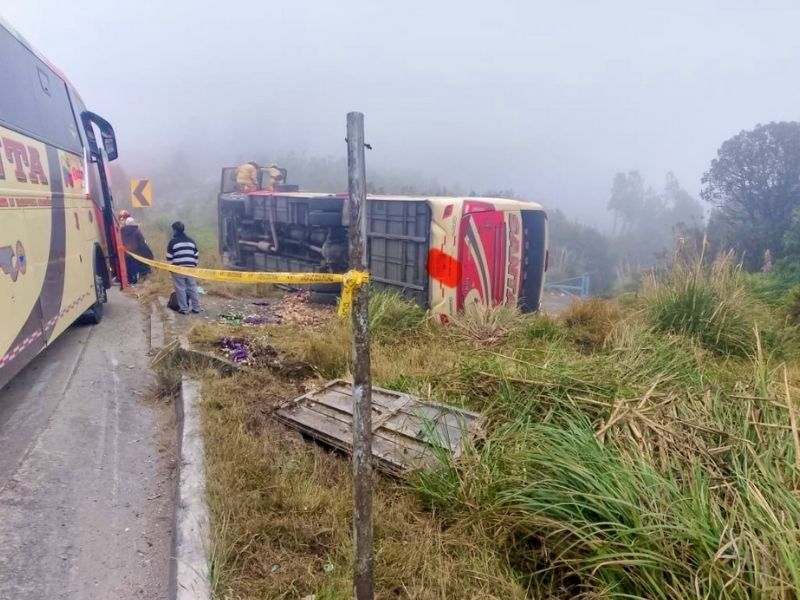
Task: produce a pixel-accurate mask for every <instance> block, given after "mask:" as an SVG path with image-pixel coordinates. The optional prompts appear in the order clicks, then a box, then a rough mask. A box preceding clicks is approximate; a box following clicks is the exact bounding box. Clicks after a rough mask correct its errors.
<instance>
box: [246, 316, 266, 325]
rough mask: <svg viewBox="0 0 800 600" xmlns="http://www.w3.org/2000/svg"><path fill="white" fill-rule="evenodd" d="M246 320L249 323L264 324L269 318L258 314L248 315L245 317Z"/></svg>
mask: <svg viewBox="0 0 800 600" xmlns="http://www.w3.org/2000/svg"><path fill="white" fill-rule="evenodd" d="M244 322H245V323H246V324H248V325H264V324H265V323H266V322H267V319H265V318H264V317H259V316H258V315H247V316H246V317H245V318H244Z"/></svg>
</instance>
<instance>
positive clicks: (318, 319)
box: [274, 292, 333, 327]
mask: <svg viewBox="0 0 800 600" xmlns="http://www.w3.org/2000/svg"><path fill="white" fill-rule="evenodd" d="M309 298H310V296H309V293H308V292H300V293H297V294H287V295H286V296H285V297H284V298H283V299H282V300H281V301H280V302H279V303H277V304H275V305H274V314H275V315H277V316H278V318H279V319H280V321H281V322H282V323H293V324H296V325H303V326H307V327H317V326H319V325H322V324H323V323H324V322H325V321H327V320H329V319H330V318H331V316H332V315H333V310H332V308H331V307H325V306H319V305H316V304H311V303H310V302H309Z"/></svg>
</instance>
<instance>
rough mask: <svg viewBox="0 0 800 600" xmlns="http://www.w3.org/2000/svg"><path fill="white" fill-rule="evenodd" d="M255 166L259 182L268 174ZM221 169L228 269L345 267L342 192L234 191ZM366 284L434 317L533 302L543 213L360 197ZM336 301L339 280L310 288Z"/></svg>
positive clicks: (480, 202) (516, 205) (498, 203)
mask: <svg viewBox="0 0 800 600" xmlns="http://www.w3.org/2000/svg"><path fill="white" fill-rule="evenodd" d="M265 171H266V170H264V169H262V170H261V173H260V175H261V178H262V181H264V182H266V181H267V179H266V178H267V174H266V173H265ZM235 173H236V168H225V169H223V171H222V182H221V188H220V194H219V198H218V217H219V250H220V254H221V255H222V258H223V261H224V263H225V264H226V266H227V267H228V268H232V269H243V270H248V271H275V272H297V273H303V272H306V273H317V272H328V273H342V272H344V271H346V270H347V268H348V249H347V226H348V217H347V213H346V205H347V202H346V200H347V194H325V193H312V192H301V191H299V190H298V188H297V186H290V185H279V186H275V189H272V190H266V189H259V190H255V191H251V192H247V193H243V192H241V191H238V186H237V184H236V181H235ZM366 218H367V258H368V265H369V272H370V278H371V281H372V285H373V286H374V287H376V288H383V289H388V290H392V291H396V292H398V293H400V294H402V295H404V296H406V297H407V298H410V299H412V300H414V301H416V302H417V303H418V304H419V305H420V306H422V307H424V308H427V309H430V310H431V312H432V313H433V314H434V315H435V316H436V317H437V318H439V319H440V320H441V321H443V322H446V321H447V318H448V316H449V315H453V314H455V313H456V312H457V311H460V310H462V309H463V308H464V307H465V306H468V305H470V304H473V303H479V304H483V305H486V306H491V307H495V306H500V305H512V306H513V305H516V306H518V307H519V308H520V309H521V310H522V311H523V312H530V311H536V310H538V309H539V303H540V299H541V293H542V286H543V283H544V272H545V271H546V269H547V216H546V214H545V212H544V210H543V208H542V207H541V206H540V205H538V204H535V203H533V202H524V201H519V200H508V199H503V198H450V197H428V196H399V195H397V196H395V195H372V194H370V195H368V196H367V211H366ZM310 289H311V300H312V301H314V302H318V303H324V304H333V303H335V302H336V301H337V298H338V295H339V284H315V285H312V286H310Z"/></svg>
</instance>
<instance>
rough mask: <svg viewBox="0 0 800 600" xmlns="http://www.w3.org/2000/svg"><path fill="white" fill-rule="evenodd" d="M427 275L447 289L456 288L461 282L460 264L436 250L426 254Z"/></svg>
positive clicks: (432, 249) (433, 249)
mask: <svg viewBox="0 0 800 600" xmlns="http://www.w3.org/2000/svg"><path fill="white" fill-rule="evenodd" d="M427 269H428V275H430V277H431V279H434V280H435V281H438V282H439V283H441V284H442V285H444V286H447V287H456V286H457V285H458V282H459V281H461V263H460V262H458V260H457V259H455V258H453V257H452V256H450V255H449V254H445V253H444V252H442V251H441V250H439V249H438V248H431V250H430V252H428V266H427Z"/></svg>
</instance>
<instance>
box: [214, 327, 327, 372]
mask: <svg viewBox="0 0 800 600" xmlns="http://www.w3.org/2000/svg"><path fill="white" fill-rule="evenodd" d="M265 339H267V338H266V337H261V338H246V337H229V336H225V337H223V338H222V339H221V340H220V341H219V342H218V343H217V346H218V347H219V349H220V350H221V351H222V353H223V354H224V355H225V356H226V357H227V358H228V360H230V361H231V362H233V363H235V364H237V365H240V366H247V367H253V368H267V369H270V370H271V371H273V372H275V373H277V374H278V375H280V376H281V377H283V378H284V379H288V380H292V381H299V380H302V379H307V378H309V377H311V376H312V375H313V374H314V369H313V368H312V367H311V366H310V365H308V364H306V363H304V362H301V361H298V360H294V359H291V358H288V357H286V356H285V355H283V354H282V353H281V352H278V351H277V350H276V349H275V348H274V347H273V346H271V345H270V344H267V343H265V342H264V340H265Z"/></svg>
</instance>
